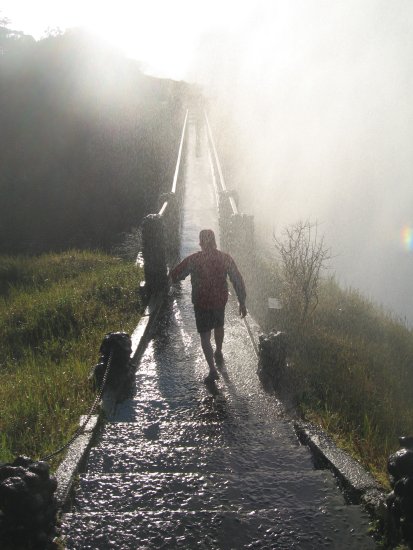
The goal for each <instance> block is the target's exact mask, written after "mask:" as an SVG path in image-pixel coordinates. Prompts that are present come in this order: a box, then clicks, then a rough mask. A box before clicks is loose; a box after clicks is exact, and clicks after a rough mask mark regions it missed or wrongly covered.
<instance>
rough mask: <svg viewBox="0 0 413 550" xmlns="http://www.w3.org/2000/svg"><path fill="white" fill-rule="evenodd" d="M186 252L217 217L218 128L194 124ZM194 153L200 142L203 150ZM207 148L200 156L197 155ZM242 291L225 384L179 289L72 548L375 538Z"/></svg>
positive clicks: (99, 450) (106, 442)
mask: <svg viewBox="0 0 413 550" xmlns="http://www.w3.org/2000/svg"><path fill="white" fill-rule="evenodd" d="M189 138H190V142H189V159H188V169H187V188H186V199H185V200H186V202H185V216H184V225H183V245H182V252H183V254H187V253H188V252H192V251H194V250H196V249H197V237H198V232H199V229H201V228H203V227H212V228H215V229H217V227H216V224H217V220H216V216H217V213H216V204H215V193H214V188H213V186H212V177H211V172H210V168H209V158H208V149H207V143H206V139H205V136H204V135H202V139H201V144H200V146H199V147H198V150H197V151H196V140H195V128H194V126H193V125H191V126H190V132H189ZM192 153H193V154H192ZM195 153H197V154H195ZM237 313H238V312H237V304H236V303H235V301H233V300H232V299H230V302H229V304H228V307H227V313H226V335H225V343H224V355H225V362H224V364H223V366H222V368H221V376H220V379H219V381H218V382H217V384H216V386H215V387H213V388H207V387H206V386H205V385H204V383H203V377H204V376H205V375H206V373H207V369H206V365H205V361H204V359H203V356H202V351H201V348H200V343H199V337H198V335H197V333H196V331H195V323H194V316H193V310H192V305H191V302H190V283H189V281H185V282H183V283H181V285H180V286H178V287H176V288H175V289H174V291H173V292H172V293H171V295H170V296H169V298H168V302H167V304H166V306H165V308H164V311H163V315H162V318H161V321H160V324H159V326H158V328H157V331H156V334H155V336H154V338H153V340H152V341H151V343H150V345H149V346H148V348H147V350H146V352H145V354H144V356H143V358H142V360H141V362H140V365H139V367H138V369H137V372H136V388H135V393H134V396H133V398H131V399H127V400H126V401H124V402H123V403H120V404H119V405H118V406H117V409H116V411H115V413H114V415H113V417H112V418H110V419H109V420H108V422H107V423H106V425H105V426H104V428H103V431H102V434H101V436H100V439H99V441H98V442H97V444H96V446H95V447H94V448H92V450H91V452H90V455H89V458H88V461H87V465H86V469H85V472H84V473H82V474H81V475H80V480H79V486H78V489H77V491H76V494H75V497H74V502H73V507H72V510H71V511H70V513H67V514H65V516H64V518H63V525H62V534H63V536H64V538H65V544H66V548H68V549H76V550H78V549H112V548H113V549H152V548H153V549H174V548H183V549H192V548H197V549H228V550H230V549H242V548H257V549H270V548H271V549H291V548H297V549H320V548H328V549H370V548H371V549H372V548H374V547H375V545H374V543H373V541H372V540H371V539H370V538H369V536H368V535H367V530H368V518H367V515H366V514H365V513H364V512H363V511H362V509H361V508H360V507H358V506H349V505H346V504H345V501H344V498H343V496H342V494H341V493H340V491H339V490H338V488H337V484H336V481H335V479H334V477H333V475H332V474H330V472H328V471H324V470H323V471H320V470H315V469H314V467H313V463H312V460H311V455H310V452H309V451H308V449H307V448H306V447H303V446H301V445H300V444H299V442H298V440H297V438H296V436H295V434H294V430H293V428H292V425H291V424H290V423H289V422H288V421H287V420H286V419H284V418H283V416H282V414H281V410H280V407H279V404H278V402H277V400H276V399H275V398H274V397H273V396H270V395H268V394H266V393H265V392H264V391H263V390H262V388H261V386H260V383H259V380H258V377H257V375H256V369H257V359H256V356H255V353H254V349H253V346H252V344H251V341H250V340H249V336H248V332H247V330H246V328H245V326H244V323H243V322H242V320H241V319H240V318H239V317H238V315H237Z"/></svg>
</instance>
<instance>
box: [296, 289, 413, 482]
mask: <svg viewBox="0 0 413 550" xmlns="http://www.w3.org/2000/svg"><path fill="white" fill-rule="evenodd" d="M292 363H293V368H292V371H291V372H292V373H293V378H294V380H295V384H296V390H295V391H296V397H297V401H298V403H299V407H300V410H301V412H302V413H303V415H304V417H305V418H307V419H310V420H313V421H316V422H318V423H319V424H321V425H322V426H323V427H324V428H325V429H326V430H327V431H328V432H329V433H330V434H332V435H333V436H334V437H335V439H336V440H337V441H338V442H339V443H340V444H341V445H342V446H343V447H345V448H347V449H348V450H349V451H350V452H351V453H352V454H353V455H355V456H356V457H357V458H359V459H360V460H361V461H362V462H363V463H364V464H365V465H366V466H367V467H368V468H369V469H370V471H371V472H372V473H373V474H374V475H375V476H376V477H377V478H378V479H379V480H380V481H381V482H382V483H384V484H387V470H386V462H387V458H388V456H389V454H391V453H392V452H394V451H395V450H397V449H398V447H399V445H398V439H397V438H398V436H400V435H411V434H413V399H412V395H413V333H412V331H411V330H409V329H408V328H407V327H406V326H405V325H404V324H403V323H402V322H400V321H398V320H397V319H395V318H393V317H392V316H391V315H389V314H388V313H386V312H385V311H384V310H382V309H381V308H379V307H377V306H375V305H374V304H373V303H371V302H370V301H369V300H366V299H365V298H363V296H362V295H361V294H360V293H358V292H357V291H354V290H342V289H340V288H339V286H338V285H337V284H336V282H335V281H334V280H333V279H330V280H328V281H324V282H323V284H322V288H321V293H320V303H319V306H318V308H317V309H316V311H315V314H314V316H313V318H312V319H311V322H309V323H308V324H307V325H306V327H305V330H303V331H300V334H299V337H298V338H296V339H295V346H294V353H293V357H292Z"/></svg>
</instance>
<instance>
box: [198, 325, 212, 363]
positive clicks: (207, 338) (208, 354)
mask: <svg viewBox="0 0 413 550" xmlns="http://www.w3.org/2000/svg"><path fill="white" fill-rule="evenodd" d="M199 336H200V337H201V346H202V351H203V352H204V355H205V359H206V362H207V363H208V366H209V372H210V373H215V372H216V368H215V363H214V351H213V349H212V346H211V331H210V330H208V331H207V332H201V333H200V335H199Z"/></svg>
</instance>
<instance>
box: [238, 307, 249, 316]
mask: <svg viewBox="0 0 413 550" xmlns="http://www.w3.org/2000/svg"><path fill="white" fill-rule="evenodd" d="M239 314H240V315H241V317H242V318H244V317H245V316H246V314H247V308H246V307H245V304H240V305H239Z"/></svg>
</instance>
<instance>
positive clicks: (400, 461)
mask: <svg viewBox="0 0 413 550" xmlns="http://www.w3.org/2000/svg"><path fill="white" fill-rule="evenodd" d="M387 469H388V471H389V473H390V474H391V475H392V476H394V478H395V479H396V481H397V480H398V479H401V478H402V477H406V476H407V477H413V451H412V450H410V449H400V450H399V451H397V452H396V453H394V454H393V455H391V456H390V458H389V460H388V462H387Z"/></svg>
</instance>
